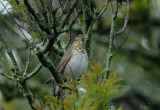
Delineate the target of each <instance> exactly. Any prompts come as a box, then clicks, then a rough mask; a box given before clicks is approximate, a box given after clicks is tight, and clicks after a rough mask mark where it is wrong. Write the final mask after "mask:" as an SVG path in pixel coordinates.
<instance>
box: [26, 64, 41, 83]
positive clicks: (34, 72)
mask: <svg viewBox="0 0 160 110" xmlns="http://www.w3.org/2000/svg"><path fill="white" fill-rule="evenodd" d="M42 67H43V66H42V64H38V66H37V67H36V68H35V69H34V70H33V71H32V72H31V73H29V74H27V76H26V78H25V79H24V80H27V79H29V78H31V77H32V76H34V75H35V74H37V73H38V72H39V71H40V69H41V68H42Z"/></svg>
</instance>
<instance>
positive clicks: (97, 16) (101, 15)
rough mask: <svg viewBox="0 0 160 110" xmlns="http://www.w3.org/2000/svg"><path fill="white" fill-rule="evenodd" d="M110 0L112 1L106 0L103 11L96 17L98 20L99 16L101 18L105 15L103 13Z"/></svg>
mask: <svg viewBox="0 0 160 110" xmlns="http://www.w3.org/2000/svg"><path fill="white" fill-rule="evenodd" d="M109 2H110V0H107V1H106V3H105V5H104V7H103V9H102V11H101V12H100V13H99V15H98V16H97V17H96V20H97V19H98V18H100V17H101V16H102V15H103V13H104V12H105V11H106V9H107V7H108V4H109Z"/></svg>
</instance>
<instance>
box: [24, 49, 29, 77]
mask: <svg viewBox="0 0 160 110" xmlns="http://www.w3.org/2000/svg"><path fill="white" fill-rule="evenodd" d="M30 56H31V49H29V55H28V59H27V62H26V67H25V71H24V75H26V73H27V70H28V67H29V63H30Z"/></svg>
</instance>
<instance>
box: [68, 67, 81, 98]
mask: <svg viewBox="0 0 160 110" xmlns="http://www.w3.org/2000/svg"><path fill="white" fill-rule="evenodd" d="M68 65H69V64H68ZM69 67H70V70H71V73H72V78H73V83H74V86H75V90H76V94H77V97H78V98H79V95H78V90H77V85H76V83H75V77H74V75H73V71H72V68H71V66H70V65H69Z"/></svg>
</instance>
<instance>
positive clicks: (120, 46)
mask: <svg viewBox="0 0 160 110" xmlns="http://www.w3.org/2000/svg"><path fill="white" fill-rule="evenodd" d="M131 28H132V22H131V27H130V29H129V32H128V34H127V36H126V38H125V39H124V41H123V42H122V43H121V44H120V45H119V47H118V49H117V50H116V51H115V52H114V53H113V55H112V56H114V55H115V54H117V53H118V51H119V50H120V49H121V48H122V46H123V45H124V43H125V42H126V41H127V39H128V38H129V35H130V32H131Z"/></svg>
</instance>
